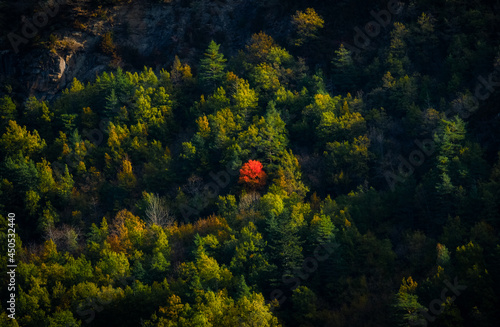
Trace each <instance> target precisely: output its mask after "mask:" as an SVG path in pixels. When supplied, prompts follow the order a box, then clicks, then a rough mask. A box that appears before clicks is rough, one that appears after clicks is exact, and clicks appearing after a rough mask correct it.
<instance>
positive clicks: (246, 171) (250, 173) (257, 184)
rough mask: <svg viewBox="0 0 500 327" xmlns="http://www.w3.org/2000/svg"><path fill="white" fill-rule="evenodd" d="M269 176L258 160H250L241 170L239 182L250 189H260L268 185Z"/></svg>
mask: <svg viewBox="0 0 500 327" xmlns="http://www.w3.org/2000/svg"><path fill="white" fill-rule="evenodd" d="M266 179H267V174H266V172H265V171H264V170H263V169H262V164H261V163H260V162H259V161H257V160H249V161H248V162H247V163H246V164H244V165H243V167H241V169H240V179H239V182H240V183H242V184H245V186H247V187H248V188H249V189H258V188H261V187H263V186H264V185H266Z"/></svg>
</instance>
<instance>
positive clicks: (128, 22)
mask: <svg viewBox="0 0 500 327" xmlns="http://www.w3.org/2000/svg"><path fill="white" fill-rule="evenodd" d="M165 2H167V1H165ZM256 2H258V1H255V0H225V1H211V0H210V1H209V0H198V1H182V0H173V1H170V2H168V3H161V2H160V1H133V2H130V3H125V4H122V5H118V6H115V7H106V8H103V9H96V8H95V7H90V5H89V2H86V1H82V0H68V2H67V4H66V5H65V6H64V8H63V7H61V10H60V12H59V13H58V14H57V16H55V17H53V18H51V21H50V23H49V24H48V25H47V26H45V27H43V28H40V29H39V34H38V35H37V36H36V37H35V38H33V39H30V40H29V44H28V45H26V46H23V47H22V48H21V49H20V50H21V51H19V53H17V54H15V53H14V51H13V50H12V48H10V49H8V50H3V51H1V52H0V84H1V83H4V84H10V85H13V86H16V87H17V89H18V90H22V92H23V93H26V95H35V96H37V97H38V98H43V99H46V100H51V99H53V98H55V97H56V96H57V94H58V93H59V92H61V90H63V89H64V88H66V87H68V86H69V84H70V83H71V81H72V80H73V78H75V77H76V78H78V79H79V80H81V81H87V80H90V79H93V78H95V76H96V75H97V74H99V73H101V72H102V71H104V70H106V69H109V68H111V67H110V66H109V65H110V62H111V57H110V56H106V55H104V54H103V52H102V51H101V48H100V43H101V41H102V37H103V35H104V34H105V33H107V32H111V33H113V41H114V44H115V45H116V49H117V54H118V56H119V58H120V60H119V63H118V64H119V65H120V66H122V67H123V68H124V69H127V70H134V69H142V67H143V66H145V65H146V66H150V67H153V68H154V69H159V68H168V67H169V66H170V64H171V63H172V61H173V58H174V56H175V55H178V56H179V57H180V58H181V59H182V60H184V61H187V62H188V63H191V64H192V63H195V62H197V61H198V60H199V58H200V56H201V53H200V50H195V49H203V48H204V47H203V46H200V45H208V43H209V41H210V40H212V39H214V40H215V41H216V42H218V43H222V48H221V50H222V51H223V52H224V53H225V54H226V55H234V54H235V53H236V51H237V50H239V49H242V48H243V47H244V46H245V43H246V42H247V40H248V39H249V38H250V36H251V35H252V34H253V33H256V32H259V31H260V30H266V29H267V30H268V31H269V30H273V31H274V33H273V35H274V36H276V35H280V34H281V35H284V33H285V32H286V31H283V26H286V25H287V24H286V23H284V22H283V21H282V22H277V21H276V19H274V20H273V19H270V18H268V17H265V13H263V12H262V7H261V8H260V9H259V7H258V6H256ZM259 10H260V11H259ZM283 17H287V16H286V15H284V16H283ZM287 19H288V18H287ZM77 22H78V24H80V23H81V25H80V27H79V28H77V25H78V24H77ZM263 22H266V26H264V25H263V24H262V23H263ZM17 30H18V31H19V33H20V31H21V28H20V27H19V28H18V29H17ZM51 34H52V35H54V36H55V37H56V38H57V45H56V46H55V47H54V46H52V47H49V46H47V45H48V43H49V42H48V41H47V40H49V39H50V38H49V36H50V35H51ZM37 38H38V39H37ZM3 40H4V41H5V38H3ZM35 40H36V42H38V43H36V42H35ZM8 47H10V45H8V44H7V46H6V45H5V42H4V45H3V48H8ZM0 48H1V47H0ZM49 48H51V49H52V50H50V49H49ZM197 51H198V52H197Z"/></svg>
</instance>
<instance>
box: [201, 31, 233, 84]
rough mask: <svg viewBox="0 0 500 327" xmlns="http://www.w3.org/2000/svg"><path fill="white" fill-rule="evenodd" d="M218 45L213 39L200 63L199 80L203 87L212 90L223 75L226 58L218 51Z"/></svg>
mask: <svg viewBox="0 0 500 327" xmlns="http://www.w3.org/2000/svg"><path fill="white" fill-rule="evenodd" d="M219 47H220V45H219V44H217V43H215V42H214V41H213V40H212V41H211V42H210V44H209V45H208V49H207V51H206V52H205V53H204V55H203V56H204V57H203V59H201V64H200V82H201V83H202V85H203V87H204V89H205V90H206V91H208V92H212V91H213V90H215V89H216V87H217V85H218V84H219V83H220V82H222V80H223V79H224V77H225V72H224V71H225V68H226V61H227V60H226V59H225V58H224V55H223V54H222V53H219Z"/></svg>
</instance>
